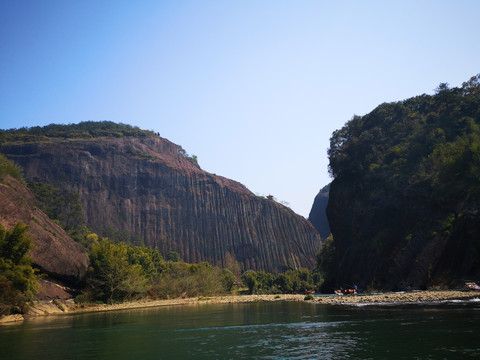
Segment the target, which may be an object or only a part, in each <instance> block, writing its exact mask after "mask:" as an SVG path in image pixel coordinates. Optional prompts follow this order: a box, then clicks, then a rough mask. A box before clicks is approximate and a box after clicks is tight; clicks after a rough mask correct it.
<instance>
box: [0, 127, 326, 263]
mask: <svg viewBox="0 0 480 360" xmlns="http://www.w3.org/2000/svg"><path fill="white" fill-rule="evenodd" d="M0 152H2V153H3V154H5V156H6V157H8V158H9V159H11V160H13V161H14V162H15V163H16V164H18V165H20V166H21V167H22V168H23V170H24V176H25V179H26V180H27V181H36V182H41V183H47V184H52V185H54V186H55V187H57V188H59V189H61V190H62V191H64V192H71V193H72V192H73V193H77V194H78V195H79V198H80V201H81V204H82V208H83V216H84V218H85V221H86V224H87V225H88V226H89V227H90V228H91V229H92V230H93V231H95V232H97V233H99V234H101V235H105V234H107V235H109V236H112V235H115V234H116V235H121V237H122V238H123V239H124V240H127V241H131V242H134V243H137V244H138V243H144V244H145V245H148V246H150V247H154V248H157V249H158V250H159V251H160V252H161V253H162V254H164V255H165V254H168V253H169V252H171V251H174V252H177V253H178V254H179V255H180V257H181V258H182V260H184V261H188V262H200V261H208V262H211V263H213V264H216V265H222V262H223V259H224V258H225V256H226V255H227V254H230V255H232V256H233V257H234V258H235V259H236V260H237V261H239V262H240V264H241V266H242V268H243V269H244V270H247V269H254V270H266V271H272V272H278V271H282V270H285V269H286V268H289V267H293V268H298V267H310V268H311V267H313V266H314V264H315V253H316V252H317V251H318V250H319V249H320V246H321V238H320V235H319V234H318V232H317V231H316V230H315V228H314V227H313V226H312V225H311V224H310V223H309V222H308V221H307V220H305V219H304V218H303V217H301V216H299V215H297V214H295V213H294V212H293V211H292V210H290V209H289V208H287V207H285V206H283V205H281V204H279V203H277V202H275V201H273V200H269V199H264V198H261V197H258V196H256V195H254V194H253V193H252V192H251V191H249V190H248V189H247V188H246V187H245V186H243V185H242V184H240V183H238V182H236V181H233V180H230V179H227V178H224V177H222V176H217V175H215V174H210V173H207V172H205V171H203V170H201V169H200V167H199V166H198V163H197V159H196V157H195V156H190V155H188V154H187V153H186V152H185V150H183V149H182V148H181V147H180V146H178V145H175V144H173V143H171V142H170V141H168V140H167V139H164V138H161V137H160V136H159V135H158V134H155V133H153V132H149V131H144V130H140V129H138V128H134V127H131V126H129V125H123V124H114V123H111V122H100V123H97V122H86V123H80V124H77V125H49V126H47V127H43V128H40V127H36V128H29V129H19V130H6V131H3V132H0Z"/></svg>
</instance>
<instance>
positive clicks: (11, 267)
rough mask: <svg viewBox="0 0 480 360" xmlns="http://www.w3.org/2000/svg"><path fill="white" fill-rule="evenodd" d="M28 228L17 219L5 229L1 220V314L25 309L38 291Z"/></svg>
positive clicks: (20, 311)
mask: <svg viewBox="0 0 480 360" xmlns="http://www.w3.org/2000/svg"><path fill="white" fill-rule="evenodd" d="M27 228H28V227H27V226H25V225H24V224H22V223H17V225H15V227H14V228H13V229H12V230H5V228H4V227H3V226H2V224H0V316H1V315H5V314H10V313H16V312H19V313H22V312H24V311H25V310H26V308H27V307H28V304H29V302H30V301H31V300H32V299H33V296H34V295H35V294H36V286H37V277H36V275H35V272H34V270H33V268H32V259H31V258H30V257H29V256H28V255H27V253H28V251H29V250H30V248H31V246H32V239H31V237H30V235H29V234H28V231H27Z"/></svg>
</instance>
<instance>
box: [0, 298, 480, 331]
mask: <svg viewBox="0 0 480 360" xmlns="http://www.w3.org/2000/svg"><path fill="white" fill-rule="evenodd" d="M473 298H480V292H470V291H454V290H452V291H413V292H405V293H385V294H369V295H362V294H360V295H350V296H335V295H332V296H315V297H314V299H313V300H308V302H310V303H312V304H330V305H355V304H389V303H398V304H408V303H422V302H425V303H431V302H439V301H445V300H469V299H473ZM266 301H270V302H271V301H305V295H287V294H282V295H237V296H233V295H229V296H212V297H198V298H187V299H172V300H143V301H133V302H125V303H121V304H113V305H106V304H101V305H99V304H89V305H78V304H75V303H74V302H73V300H67V301H60V300H58V301H57V300H53V301H40V302H37V303H35V306H34V307H32V309H31V310H30V311H29V313H28V314H25V315H24V316H21V315H10V316H4V317H2V318H0V324H8V323H15V322H18V321H22V320H23V319H24V318H29V317H33V316H46V315H60V314H75V313H84V312H97V311H115V310H125V309H138V308H147V307H159V306H174V305H202V304H232V303H249V302H266Z"/></svg>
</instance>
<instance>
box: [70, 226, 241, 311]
mask: <svg viewBox="0 0 480 360" xmlns="http://www.w3.org/2000/svg"><path fill="white" fill-rule="evenodd" d="M90 241H91V243H90V246H89V256H90V268H89V271H88V274H87V279H86V284H87V285H86V289H85V291H84V293H83V294H82V295H80V296H79V297H78V298H77V301H78V302H85V301H93V300H97V301H98V300H101V301H104V302H109V303H112V302H117V301H124V300H128V299H132V298H134V297H146V296H149V297H153V298H175V297H180V296H181V297H193V296H207V295H214V294H223V293H226V292H228V291H230V290H231V289H232V286H233V283H234V281H235V277H234V275H233V274H232V273H231V272H230V271H228V270H222V269H219V268H216V267H212V266H211V265H210V264H208V263H200V264H187V263H184V262H181V261H179V259H178V258H175V261H165V260H163V258H162V256H161V255H160V253H159V252H158V251H157V250H155V249H151V248H148V247H145V246H131V245H127V244H124V243H113V242H112V241H110V240H108V239H105V238H103V239H100V240H98V238H97V236H96V235H95V234H91V235H90ZM177 256H178V254H177Z"/></svg>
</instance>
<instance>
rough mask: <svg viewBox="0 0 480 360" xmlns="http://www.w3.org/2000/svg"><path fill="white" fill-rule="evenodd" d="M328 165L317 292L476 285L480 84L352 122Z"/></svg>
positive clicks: (384, 107)
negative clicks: (327, 232) (327, 235)
mask: <svg viewBox="0 0 480 360" xmlns="http://www.w3.org/2000/svg"><path fill="white" fill-rule="evenodd" d="M329 160H330V172H331V174H332V176H333V177H334V180H333V181H332V183H331V186H330V193H329V202H328V207H327V215H328V219H329V224H330V227H331V230H332V234H333V241H329V242H328V243H327V244H326V245H325V246H324V247H323V249H322V253H321V254H320V255H319V260H320V263H319V266H320V268H321V269H322V270H323V271H324V272H326V273H327V279H326V282H325V287H326V288H333V287H336V286H341V285H344V286H345V285H348V284H353V283H357V284H358V285H359V286H361V287H363V288H372V289H384V290H385V289H398V290H400V289H411V288H429V287H450V286H457V285H459V284H462V282H463V280H466V279H477V280H478V279H480V256H479V255H480V212H479V211H480V75H477V76H474V77H472V78H471V79H470V80H469V81H467V82H465V83H464V84H463V85H462V87H459V88H449V87H448V84H440V86H439V87H438V88H437V89H436V93H435V95H432V96H430V95H425V94H424V95H421V96H417V97H414V98H411V99H407V100H404V101H400V102H395V103H388V104H387V103H385V104H381V105H380V106H378V107H377V108H376V109H374V110H373V111H372V112H370V113H369V114H367V115H365V116H354V117H353V118H352V120H350V121H349V122H347V123H346V125H345V126H344V127H343V128H342V129H339V130H337V131H335V132H334V133H333V136H332V138H331V140H330V149H329ZM327 254H328V255H327Z"/></svg>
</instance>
